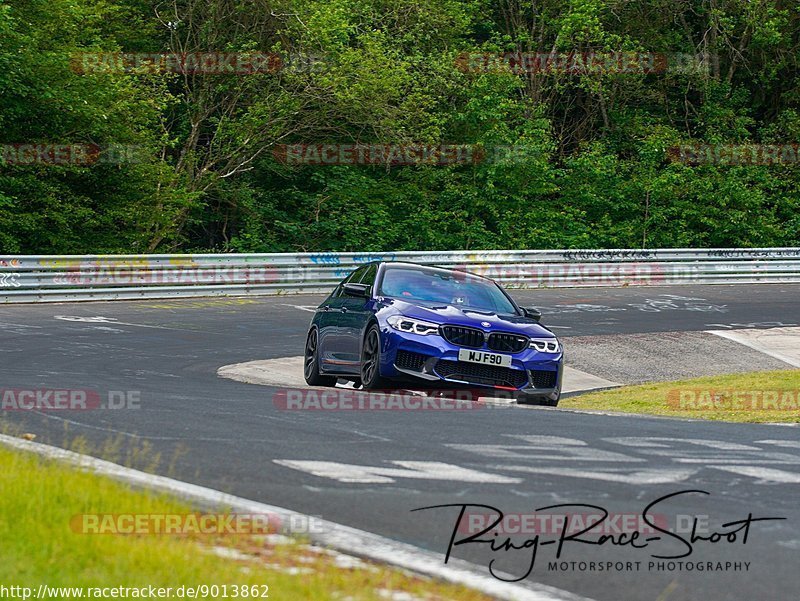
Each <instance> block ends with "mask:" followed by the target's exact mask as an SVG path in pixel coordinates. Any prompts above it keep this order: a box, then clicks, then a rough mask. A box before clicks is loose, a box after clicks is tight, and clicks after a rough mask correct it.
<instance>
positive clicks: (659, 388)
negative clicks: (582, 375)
mask: <svg viewBox="0 0 800 601" xmlns="http://www.w3.org/2000/svg"><path fill="white" fill-rule="evenodd" d="M765 392H766V401H767V402H766V404H765V403H764V402H763V400H764V398H765ZM754 393H755V394H754ZM715 397H716V398H718V399H719V400H720V402H718V403H717V404H718V406H716V407H714V406H712V403H713V399H714V398H715ZM753 398H755V399H756V402H755V406H753V403H752V399H753ZM773 400H776V402H777V403H778V407H780V406H781V405H783V406H785V407H788V409H775V406H774V405H772V404H771V403H772V401H773ZM737 402H738V403H739V406H738V407H737V406H736V403H737ZM798 403H800V370H789V371H772V372H754V373H747V374H736V375H730V376H713V377H707V378H696V379H693V380H683V381H679V382H659V383H655V384H643V385H640V386H623V387H622V388H615V389H613V390H606V391H603V392H593V393H588V394H584V395H580V396H577V397H572V398H567V399H563V400H562V401H561V402H560V403H559V406H560V407H564V408H565V409H594V410H600V411H619V412H624V413H646V414H650V415H666V416H670V417H688V418H694V419H709V420H724V421H732V422H786V423H792V422H800V410H798V407H799V405H798Z"/></svg>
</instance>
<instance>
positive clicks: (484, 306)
mask: <svg viewBox="0 0 800 601" xmlns="http://www.w3.org/2000/svg"><path fill="white" fill-rule="evenodd" d="M380 296H390V297H393V298H399V299H402V300H405V301H413V302H416V303H420V304H445V305H454V306H456V307H460V308H463V309H474V310H476V311H490V312H492V313H501V314H507V315H516V314H517V311H516V309H515V307H514V305H513V304H512V303H511V301H510V300H509V299H508V297H507V296H506V295H505V294H504V293H503V291H502V290H500V288H498V287H497V285H495V284H494V282H491V281H489V280H484V279H482V278H479V277H475V276H472V275H469V274H467V273H463V272H458V271H447V270H444V269H426V268H424V267H420V268H414V267H388V268H387V269H386V271H385V272H384V275H383V281H382V282H381V289H380Z"/></svg>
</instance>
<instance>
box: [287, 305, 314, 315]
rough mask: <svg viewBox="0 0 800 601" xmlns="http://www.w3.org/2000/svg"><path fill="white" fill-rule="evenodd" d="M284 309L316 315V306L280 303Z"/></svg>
mask: <svg viewBox="0 0 800 601" xmlns="http://www.w3.org/2000/svg"><path fill="white" fill-rule="evenodd" d="M281 305H283V306H284V307H292V308H293V309H298V310H300V311H306V312H308V313H316V312H317V306H316V305H290V304H288V303H281Z"/></svg>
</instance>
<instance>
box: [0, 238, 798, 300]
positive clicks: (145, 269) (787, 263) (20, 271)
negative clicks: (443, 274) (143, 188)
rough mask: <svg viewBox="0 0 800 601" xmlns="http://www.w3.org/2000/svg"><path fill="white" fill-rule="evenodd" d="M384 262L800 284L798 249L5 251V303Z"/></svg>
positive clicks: (597, 280) (538, 279) (602, 282)
mask: <svg viewBox="0 0 800 601" xmlns="http://www.w3.org/2000/svg"><path fill="white" fill-rule="evenodd" d="M379 260H380V261H412V262H416V263H423V264H429V265H441V266H444V267H456V268H460V269H464V270H467V271H471V272H474V273H478V274H481V275H485V276H487V277H491V278H493V279H495V280H497V281H499V282H501V283H502V284H503V285H504V286H506V287H508V288H560V287H582V286H587V287H590V286H648V285H667V284H735V283H787V282H795V283H800V248H752V249H731V248H728V249H725V248H721V249H706V250H694V249H662V250H635V249H609V250H524V251H516V250H512V251H505V250H487V251H447V252H437V251H433V252H386V253H299V254H289V253H280V254H202V255H66V256H55V255H42V256H33V255H0V302H2V303H30V302H67V301H78V300H128V299H141V298H180V297H197V296H245V295H265V294H273V295H274V294H289V293H310V292H324V291H328V290H330V289H331V288H332V287H333V285H334V284H335V283H337V282H338V281H340V280H341V279H342V278H343V277H345V276H346V275H347V274H349V273H350V272H351V271H352V270H353V269H355V268H356V267H358V266H359V265H363V264H364V263H368V262H370V261H379Z"/></svg>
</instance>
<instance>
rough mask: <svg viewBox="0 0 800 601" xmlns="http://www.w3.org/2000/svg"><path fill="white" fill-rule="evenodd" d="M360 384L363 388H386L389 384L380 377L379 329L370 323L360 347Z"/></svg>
mask: <svg viewBox="0 0 800 601" xmlns="http://www.w3.org/2000/svg"><path fill="white" fill-rule="evenodd" d="M361 386H362V388H363V389H364V390H386V389H388V388H389V387H390V386H391V384H390V382H389V380H387V379H386V378H382V377H381V331H380V328H378V326H377V325H372V326H371V327H370V328H369V329H368V330H367V334H366V336H364V344H363V346H362V348H361Z"/></svg>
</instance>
